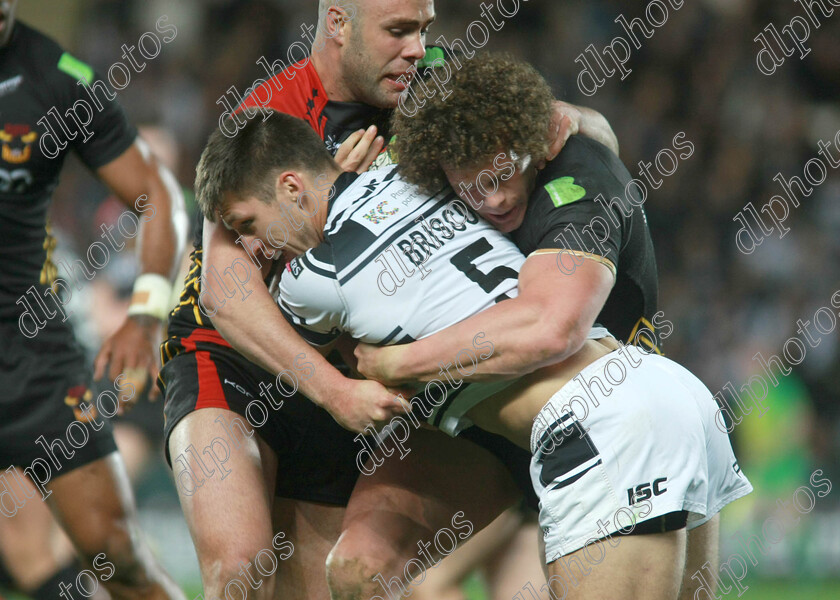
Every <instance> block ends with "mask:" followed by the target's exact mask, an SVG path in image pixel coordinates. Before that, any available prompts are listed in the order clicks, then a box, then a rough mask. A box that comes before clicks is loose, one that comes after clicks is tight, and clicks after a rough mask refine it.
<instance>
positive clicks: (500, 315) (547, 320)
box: [356, 251, 615, 385]
mask: <svg viewBox="0 0 840 600" xmlns="http://www.w3.org/2000/svg"><path fill="white" fill-rule="evenodd" d="M557 252H558V251H550V252H547V251H541V252H539V253H534V254H532V255H531V256H530V257H529V258H528V259H527V260H526V261H525V264H524V265H523V266H522V270H521V271H520V273H519V296H517V297H516V298H513V299H511V300H505V301H503V302H500V303H498V304H496V305H495V306H492V307H490V308H489V309H487V310H485V311H482V312H480V313H478V314H476V315H473V316H472V317H470V318H469V319H465V320H464V321H461V322H460V323H457V324H456V325H453V326H452V327H449V328H447V329H445V330H443V331H440V332H438V333H436V334H434V335H431V336H429V337H426V338H423V339H422V340H419V341H417V342H412V343H411V344H405V345H400V346H388V347H384V348H376V347H374V346H370V345H366V344H359V346H358V347H357V349H356V356H357V358H358V359H359V365H358V368H359V371H360V372H361V373H362V374H363V375H365V376H366V377H370V378H373V379H377V380H379V381H383V382H385V383H387V384H392V385H395V384H399V383H402V382H405V381H430V380H431V379H436V378H439V377H440V375H439V371H440V369H441V368H442V367H441V364H439V363H441V361H443V362H448V361H450V360H451V359H452V357H454V356H455V355H456V354H457V353H458V352H459V351H460V350H461V349H462V348H468V347H470V344H471V342H472V339H473V336H475V334H476V332H479V331H483V332H484V334H485V337H486V339H488V340H490V341H492V342H493V354H492V355H491V356H490V357H489V358H488V359H486V360H483V361H480V362H479V363H478V367H477V369H476V372H475V373H474V374H473V375H472V376H470V378H469V379H471V380H491V379H503V378H507V377H511V376H518V375H524V374H526V373H530V372H532V371H535V370H536V369H538V368H540V367H543V366H545V365H549V364H554V363H557V362H560V361H562V360H564V359H565V358H567V357H568V356H570V355H572V354H573V353H575V352H577V351H578V350H579V349H580V347H581V346H582V345H583V342H584V341H585V340H586V336H587V334H588V332H589V329H590V328H591V327H592V325H593V323H594V322H595V319H596V318H597V316H598V313H599V312H600V311H601V308H602V307H603V305H604V302H606V299H607V297H608V296H609V293H610V290H611V289H612V286H613V284H614V282H615V276H614V274H613V271H612V270H611V268H610V267H609V266H607V264H605V263H604V262H601V261H600V260H595V259H589V258H587V259H583V260H582V261H581V259H579V258H578V260H579V261H581V263H582V264H580V265H579V266H577V268H576V269H575V270H574V272H573V273H570V274H564V273H561V272H560V270H559V268H558V266H557V258H558V253H557Z"/></svg>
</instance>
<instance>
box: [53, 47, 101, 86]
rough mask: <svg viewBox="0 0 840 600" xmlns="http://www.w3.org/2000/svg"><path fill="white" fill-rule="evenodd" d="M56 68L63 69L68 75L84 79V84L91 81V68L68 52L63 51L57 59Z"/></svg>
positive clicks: (88, 83)
mask: <svg viewBox="0 0 840 600" xmlns="http://www.w3.org/2000/svg"><path fill="white" fill-rule="evenodd" d="M58 70H59V71H64V72H65V73H67V74H68V75H69V76H70V77H74V78H75V79H80V80H82V81H84V82H85V85H90V84H91V83H93V68H91V66H90V65H88V64H86V63H83V62H82V61H80V60H79V59H78V58H76V57H75V56H73V55H71V54H70V53H69V52H65V53H64V54H62V55H61V58H59V59H58Z"/></svg>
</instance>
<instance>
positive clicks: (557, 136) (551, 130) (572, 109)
mask: <svg viewBox="0 0 840 600" xmlns="http://www.w3.org/2000/svg"><path fill="white" fill-rule="evenodd" d="M582 118H583V115H582V113H581V112H580V110H578V108H577V107H576V106H574V105H573V104H568V103H566V102H561V101H560V100H555V101H554V102H553V104H552V112H551V120H550V122H549V127H548V152H547V153H546V156H545V160H540V161H537V168H538V169H542V168H543V167H544V166H545V163H546V162H547V161H551V160H554V158H555V157H556V156H557V155H558V154H560V151H561V150H562V149H563V146H565V145H566V140H568V139H569V136H572V135H576V134H577V133H578V131H579V130H580V121H581V119H582Z"/></svg>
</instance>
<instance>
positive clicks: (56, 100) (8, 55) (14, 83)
mask: <svg viewBox="0 0 840 600" xmlns="http://www.w3.org/2000/svg"><path fill="white" fill-rule="evenodd" d="M88 86H93V87H92V88H90V87H88ZM103 86H106V87H105V90H106V92H107V91H108V90H110V88H109V87H107V84H105V83H104V82H103V81H102V79H101V78H100V77H99V76H98V75H97V74H96V72H95V71H94V70H93V69H92V68H91V67H90V66H88V65H87V64H85V63H83V62H82V61H80V60H78V59H77V58H75V57H73V56H72V55H70V54H69V53H67V52H65V51H64V50H63V49H62V48H61V46H59V45H58V44H57V43H56V42H54V41H53V40H52V39H50V38H49V37H47V36H45V35H44V34H42V33H40V32H39V31H36V30H35V29H33V28H31V27H29V26H27V25H26V24H25V23H22V22H20V21H17V22H16V23H15V24H14V30H13V31H12V35H11V39H10V40H9V43H8V44H7V45H6V46H5V47H3V48H0V147H2V150H1V151H0V320H3V321H6V320H10V321H14V322H15V323H16V322H17V319H18V316H19V314H20V312H21V311H22V310H23V309H22V308H21V306H19V305H17V304H16V301H17V300H18V299H19V298H20V297H21V296H22V295H23V294H24V293H25V292H26V290H27V289H29V287H30V286H33V285H34V286H35V288H36V289H37V290H38V295H42V294H43V293H44V291H46V289H47V288H48V287H49V286H50V285H51V284H52V282H53V281H54V280H55V278H56V276H57V271H56V268H55V266H54V265H53V264H52V261H51V253H52V249H53V248H54V247H55V240H54V239H53V238H52V236H51V235H50V233H49V231H50V230H49V225H48V222H47V210H48V208H49V203H50V199H51V197H52V193H53V191H54V190H55V188H56V186H57V185H58V179H59V174H60V172H61V168H62V166H63V164H64V159H65V158H66V156H67V154H68V153H69V152H70V150H74V151H75V152H76V153H77V154H78V156H79V158H81V159H82V162H83V163H84V164H85V165H86V166H87V167H88V168H90V169H91V170H94V169H98V168H99V167H101V166H103V165H105V164H107V163H109V162H111V161H112V160H113V159H115V158H117V157H118V156H120V155H121V154H122V153H123V152H125V151H126V150H127V149H128V148H129V146H131V144H132V143H133V142H134V140H135V138H136V137H137V130H136V129H134V127H132V126H131V124H130V123H129V122H128V120H127V119H126V116H125V113H124V112H123V110H122V109H121V108H120V105H119V104H118V103H117V102H116V100H112V101H109V100H108V99H107V98H106V97H105V96H106V92H103V91H102V89H101V88H102V87H103ZM86 88H87V89H86ZM97 90H99V93H95V92H96V91H97ZM74 110H77V111H78V114H79V115H80V117H81V118H82V119H84V120H90V123H89V124H88V125H87V131H86V132H82V131H80V130H79V129H78V128H77V127H76V121H75V120H74V119H73V117H72V115H73V114H74V113H73V112H72V111H74ZM88 117H89V119H88ZM82 122H84V121H82ZM88 134H89V135H88Z"/></svg>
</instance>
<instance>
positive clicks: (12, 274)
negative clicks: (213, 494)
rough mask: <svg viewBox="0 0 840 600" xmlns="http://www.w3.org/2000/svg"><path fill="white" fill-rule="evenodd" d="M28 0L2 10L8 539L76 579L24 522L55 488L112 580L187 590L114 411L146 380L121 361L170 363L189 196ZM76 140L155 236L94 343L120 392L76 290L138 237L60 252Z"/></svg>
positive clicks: (0, 376) (5, 551)
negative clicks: (82, 323)
mask: <svg viewBox="0 0 840 600" xmlns="http://www.w3.org/2000/svg"><path fill="white" fill-rule="evenodd" d="M15 5H16V2H11V3H10V2H4V3H3V5H2V17H3V18H2V20H0V144H2V152H0V339H2V340H3V343H4V351H3V353H2V356H0V389H2V390H3V395H2V398H0V439H1V440H2V443H0V469H3V470H5V475H3V481H2V483H3V498H2V506H0V511H1V512H2V513H3V514H2V516H0V553H2V555H3V556H4V558H5V559H6V562H7V565H8V566H9V568H10V571H11V572H12V575H13V576H14V577H15V578H16V580H17V581H19V582H23V583H22V586H23V587H24V588H25V591H26V592H27V593H29V594H32V595H34V596H35V597H37V598H55V597H57V596H58V595H59V593H60V591H61V590H60V588H59V583H63V584H69V585H72V584H74V583H75V577H72V578H70V579H68V577H69V574H68V573H67V572H59V573H57V574H55V575H54V576H51V574H50V568H49V561H50V560H51V558H50V556H51V552H50V547H49V543H48V542H49V540H47V539H46V538H45V537H43V536H38V535H35V534H33V531H32V530H30V529H29V528H28V526H27V525H26V524H25V523H26V520H28V519H34V520H35V521H37V522H38V523H39V524H43V521H42V520H41V516H40V515H41V513H40V512H38V514H37V515H36V516H33V513H32V511H35V510H36V508H35V507H36V503H40V502H41V501H42V499H44V500H46V502H47V504H48V505H49V507H50V509H51V510H52V512H53V514H54V515H55V516H56V517H57V518H58V520H59V522H60V523H61V524H62V526H63V528H64V530H65V532H66V533H67V534H68V536H69V538H70V540H71V541H72V542H73V544H74V546H75V547H76V549H77V551H78V553H79V555H80V556H81V557H82V559H83V561H84V563H85V566H86V567H87V568H91V567H92V568H97V567H102V558H101V557H99V558H97V556H98V555H100V554H101V553H103V552H104V553H106V555H107V558H106V560H107V561H109V562H110V563H111V564H112V565H113V567H114V572H113V574H112V576H110V577H107V580H105V579H103V580H102V581H103V585H104V587H106V588H108V589H109V590H112V593H113V594H114V596H115V597H120V598H183V595H182V594H181V592H180V590H178V589H177V586H175V584H174V583H173V582H172V581H171V579H169V577H168V576H167V575H166V574H165V572H164V571H163V569H162V568H161V567H160V566H159V565H158V564H157V563H156V562H155V561H154V559H153V558H152V556H151V554H150V551H149V549H148V548H147V547H146V545H145V543H144V542H143V541H142V537H140V536H138V527H139V526H138V523H137V521H136V516H135V512H136V509H135V507H134V500H133V498H132V497H131V492H130V490H129V489H128V488H127V486H126V484H125V482H126V480H127V475H126V472H125V466H124V465H123V463H122V460H121V459H120V457H119V455H118V454H117V452H116V446H115V444H114V439H113V435H112V432H111V425H110V424H109V420H108V417H110V416H113V415H114V414H115V413H116V412H117V408H118V407H119V404H120V401H121V400H122V401H129V400H130V399H131V397H132V396H133V392H134V388H133V387H131V386H127V385H125V384H124V380H125V375H121V373H124V371H126V370H128V369H136V368H141V369H146V370H149V371H153V372H156V371H157V366H156V365H157V360H156V359H157V357H156V352H155V348H154V344H155V341H156V338H157V335H158V333H159V331H160V320H161V319H162V318H164V317H165V316H166V312H167V310H168V308H169V305H168V301H169V298H170V297H171V287H172V286H171V283H170V281H169V279H170V277H171V276H172V275H173V273H174V269H175V267H176V265H177V262H178V258H179V245H180V244H179V241H178V235H177V233H176V228H175V225H174V221H173V213H175V212H176V210H181V209H180V206H181V203H182V198H181V195H180V191H179V190H178V189H177V186H172V185H170V181H171V175H169V174H168V173H166V172H164V171H162V170H161V169H160V168H159V166H158V164H157V162H156V161H155V160H154V159H153V158H152V157H151V156H150V155H149V154H148V152H147V151H146V148H145V146H144V145H143V143H142V141H141V140H140V139H139V138H138V137H137V131H136V130H135V129H134V127H133V126H131V125H130V124H129V123H128V121H127V120H126V117H125V114H124V113H123V111H122V109H121V108H120V106H119V104H118V103H117V102H115V101H114V93H113V92H112V91H111V90H110V88H109V87H108V86H107V84H106V83H105V81H104V80H103V79H102V78H100V77H99V76H98V75H97V74H96V73H95V72H94V71H93V69H91V67H89V66H88V65H87V64H85V63H84V62H82V61H80V60H78V59H76V58H75V57H73V56H72V55H71V54H69V53H67V52H64V51H63V50H62V48H61V47H59V46H58V44H56V43H55V42H54V41H53V40H51V39H50V38H48V37H46V36H44V35H43V34H41V33H40V32H38V31H36V30H34V29H32V28H31V27H29V26H27V25H26V24H24V23H19V22H16V21H15V13H14V10H15ZM70 150H73V151H75V152H76V154H77V155H78V156H79V158H81V160H82V162H83V163H84V164H85V165H86V166H87V167H88V168H89V169H90V170H91V171H93V172H94V173H95V174H96V175H97V176H98V177H99V178H100V179H101V180H102V181H103V182H104V183H105V184H106V185H107V186H108V187H109V188H110V189H111V190H112V191H113V192H114V193H115V194H116V195H117V197H119V198H120V199H121V200H122V201H123V202H124V203H125V204H127V205H128V206H129V207H130V211H127V214H128V215H129V216H128V217H126V218H124V219H121V226H120V227H119V229H120V233H121V234H122V235H123V236H125V233H123V230H124V231H125V232H126V233H128V234H129V236H130V237H133V236H136V235H139V236H140V239H141V241H142V243H141V247H142V250H141V252H140V256H139V258H140V265H141V271H142V275H141V276H140V277H139V278H138V280H137V283H136V284H135V294H137V296H136V297H135V298H133V301H132V307H131V309H130V311H129V314H130V315H131V316H130V317H128V318H127V319H126V321H125V322H124V324H123V325H122V327H121V328H120V329H119V330H118V331H117V333H115V334H114V335H113V336H111V337H110V338H109V339H108V340H106V342H105V344H104V346H103V348H102V351H101V352H100V354H99V356H98V357H97V370H98V371H99V373H97V375H98V376H101V374H102V372H103V371H104V370H105V366H106V364H107V363H110V369H109V371H110V376H111V378H116V382H117V386H118V388H117V391H118V393H119V395H120V396H121V400H118V399H117V395H115V394H114V393H113V392H109V394H110V397H103V395H102V394H100V395H99V396H98V397H96V398H94V397H93V395H92V392H91V391H90V381H91V374H90V370H89V365H87V364H86V360H85V357H84V354H83V352H82V350H81V348H80V347H79V346H78V345H77V343H76V341H75V338H74V336H73V332H72V330H71V329H70V326H69V323H68V322H67V321H66V319H67V311H66V310H65V308H64V304H65V303H66V302H67V301H68V300H69V297H70V296H71V295H72V294H74V293H76V292H77V291H78V290H80V289H82V283H81V282H80V280H81V279H82V278H84V279H88V280H89V279H92V278H93V277H95V276H96V273H97V270H98V269H100V268H102V267H104V266H105V263H107V261H108V260H109V258H110V257H111V256H112V255H113V254H114V253H116V252H119V251H120V249H121V248H122V247H123V246H124V245H125V242H124V240H123V239H122V238H121V236H120V235H118V234H117V233H116V232H115V231H114V229H115V228H106V226H103V230H102V231H103V234H102V238H101V241H97V242H95V243H94V244H92V245H91V247H90V249H89V251H88V253H87V256H85V257H84V258H83V259H82V260H80V261H76V262H75V263H74V264H72V265H67V264H59V265H58V266H56V265H54V264H53V257H52V251H53V249H54V247H55V240H54V239H53V238H52V236H51V235H50V227H49V224H48V219H47V211H48V208H49V204H50V199H51V197H52V193H53V191H54V190H55V188H56V186H57V185H58V179H59V174H60V171H61V168H62V165H63V164H64V160H65V158H66V157H67V155H68V154H69V152H70ZM137 211H139V215H137V214H135V213H136V212H137ZM141 222H142V225H141ZM138 228H139V229H138ZM153 295H155V296H156V297H155V298H153V299H150V298H151V296H153ZM109 413H110V414H109ZM7 465H12V467H18V468H19V470H17V469H14V468H12V467H10V468H9V469H6V466H7ZM21 473H25V475H26V477H27V478H28V480H31V481H32V482H34V484H35V487H32V486H31V485H30V484H29V483H28V481H27V479H25V478H24V476H23V475H22V474H21ZM35 488H37V492H36V489H35ZM38 492H39V493H38ZM18 512H20V513H21V514H20V515H18ZM16 515H17V516H16ZM30 522H31V521H30ZM24 557H27V558H29V559H30V560H28V561H27V560H19V559H22V558H24ZM45 579H46V581H45Z"/></svg>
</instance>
